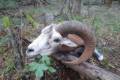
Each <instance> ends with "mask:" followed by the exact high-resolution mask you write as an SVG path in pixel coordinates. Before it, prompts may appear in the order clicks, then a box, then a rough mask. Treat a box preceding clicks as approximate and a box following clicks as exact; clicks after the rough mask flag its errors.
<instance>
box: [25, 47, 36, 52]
mask: <svg viewBox="0 0 120 80" xmlns="http://www.w3.org/2000/svg"><path fill="white" fill-rule="evenodd" d="M26 52H27V53H31V52H34V49H32V48H28V49H27V51H26Z"/></svg>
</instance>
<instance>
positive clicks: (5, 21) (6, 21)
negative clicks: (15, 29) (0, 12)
mask: <svg viewBox="0 0 120 80" xmlns="http://www.w3.org/2000/svg"><path fill="white" fill-rule="evenodd" d="M2 21H3V27H4V28H8V27H10V26H11V21H10V19H9V17H8V16H4V17H3V18H2Z"/></svg>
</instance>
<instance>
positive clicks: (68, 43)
mask: <svg viewBox="0 0 120 80" xmlns="http://www.w3.org/2000/svg"><path fill="white" fill-rule="evenodd" d="M60 44H61V45H65V46H68V47H77V46H78V45H77V44H76V43H74V42H73V41H71V40H70V39H68V38H63V40H62V41H61V43H60Z"/></svg>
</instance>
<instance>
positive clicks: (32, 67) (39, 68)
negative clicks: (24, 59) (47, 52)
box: [27, 56, 56, 78]
mask: <svg viewBox="0 0 120 80" xmlns="http://www.w3.org/2000/svg"><path fill="white" fill-rule="evenodd" d="M27 68H28V71H32V72H34V73H35V75H36V77H39V78H41V77H42V76H43V74H44V72H45V71H47V72H49V73H53V72H56V70H55V69H54V68H53V67H51V59H50V58H49V57H48V56H42V58H41V59H38V61H37V62H36V61H34V62H32V63H30V64H28V67H27Z"/></svg>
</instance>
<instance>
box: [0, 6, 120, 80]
mask: <svg viewBox="0 0 120 80" xmlns="http://www.w3.org/2000/svg"><path fill="white" fill-rule="evenodd" d="M45 9H46V10H45ZM56 9H57V8H56ZM56 9H55V8H54V7H52V8H49V6H47V7H45V8H42V9H41V8H38V7H33V6H23V7H21V8H20V9H14V10H3V11H2V12H0V17H2V16H3V15H8V16H12V17H13V19H14V21H15V22H14V23H15V25H21V23H20V21H21V12H26V13H29V14H31V15H32V17H33V18H34V19H35V21H36V22H38V23H39V24H40V26H39V27H32V26H31V25H30V24H29V23H28V22H26V21H25V19H24V17H23V16H22V23H23V25H24V26H23V27H21V29H22V36H23V37H25V38H26V39H28V40H30V41H32V40H33V39H34V38H36V37H37V36H38V35H39V34H40V30H41V29H42V28H43V27H44V25H45V24H44V22H43V21H42V19H43V18H42V16H43V13H46V16H47V20H46V21H47V24H50V23H51V22H61V21H64V20H66V19H64V17H63V16H60V17H57V18H56V17H54V16H55V15H56V14H57V13H59V10H56ZM18 10H19V11H18ZM87 10H88V9H87V7H83V8H82V16H77V17H76V16H75V17H73V18H71V19H69V20H73V19H74V20H79V21H81V22H84V23H86V24H88V25H91V26H92V27H93V30H94V31H95V34H96V38H97V48H98V49H99V50H100V52H102V53H103V54H104V56H105V58H104V60H103V61H101V62H98V61H97V60H95V59H94V58H91V59H90V60H89V62H90V63H91V64H94V65H97V66H99V67H102V68H104V69H106V70H109V71H111V72H113V73H115V74H118V75H120V8H119V7H116V6H114V5H113V6H112V8H107V7H105V6H91V7H90V8H89V12H88V11H87ZM0 24H2V23H1V20H0ZM0 26H2V25H0ZM0 36H1V37H4V35H0ZM1 49H3V48H1ZM4 50H5V49H4ZM4 50H3V51H4ZM0 52H2V51H0ZM6 56H8V57H7V58H6ZM11 56H12V52H11V49H8V50H7V51H6V52H5V53H4V52H2V53H0V58H3V57H5V60H7V61H5V62H7V65H11V58H12V57H11ZM5 64H6V63H5ZM0 65H1V63H0ZM56 65H57V66H56ZM60 65H61V64H59V62H56V63H55V65H54V66H55V67H56V68H57V67H59V68H58V70H59V69H60V70H61V71H57V72H56V74H57V78H61V79H59V80H73V79H74V78H73V79H72V78H70V76H74V75H70V74H69V73H71V72H72V70H69V69H67V68H66V67H65V66H63V65H61V66H60ZM10 67H12V66H10ZM4 69H6V68H4V67H2V66H1V69H0V74H1V73H2V72H3V70H4ZM56 74H55V76H56ZM68 74H69V75H70V76H68ZM58 75H59V76H58ZM64 75H65V76H64ZM75 75H76V73H75ZM1 76H2V75H1ZM1 76H0V77H1ZM48 77H51V76H48ZM52 77H54V75H53V76H52ZM63 77H66V78H64V79H62V78H63ZM0 80H1V79H0ZM49 80H50V79H49ZM51 80H53V79H51ZM54 80H57V79H55V78H54ZM74 80H75V79H74ZM76 80H78V79H76Z"/></svg>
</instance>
